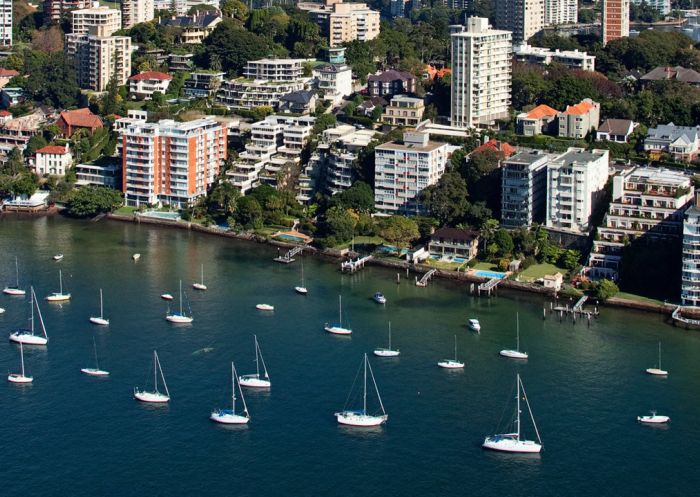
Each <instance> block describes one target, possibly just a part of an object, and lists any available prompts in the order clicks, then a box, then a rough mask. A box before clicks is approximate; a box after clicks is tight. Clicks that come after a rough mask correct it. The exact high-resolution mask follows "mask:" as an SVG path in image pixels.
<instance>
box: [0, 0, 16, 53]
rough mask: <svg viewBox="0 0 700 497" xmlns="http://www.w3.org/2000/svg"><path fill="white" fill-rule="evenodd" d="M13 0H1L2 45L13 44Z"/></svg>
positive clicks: (0, 41)
mask: <svg viewBox="0 0 700 497" xmlns="http://www.w3.org/2000/svg"><path fill="white" fill-rule="evenodd" d="M12 3H13V2H12V0H0V46H4V47H11V46H12V26H13V24H12Z"/></svg>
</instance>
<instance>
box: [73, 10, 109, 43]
mask: <svg viewBox="0 0 700 497" xmlns="http://www.w3.org/2000/svg"><path fill="white" fill-rule="evenodd" d="M71 19H72V31H71V33H72V34H76V35H84V34H88V33H89V32H90V28H91V27H93V26H100V28H101V29H100V36H111V35H112V34H113V33H114V32H115V31H119V30H120V29H122V14H121V12H119V11H118V10H117V9H110V8H109V7H99V6H95V7H91V8H89V9H79V10H74V11H72V12H71Z"/></svg>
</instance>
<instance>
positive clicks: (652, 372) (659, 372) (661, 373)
mask: <svg viewBox="0 0 700 497" xmlns="http://www.w3.org/2000/svg"><path fill="white" fill-rule="evenodd" d="M645 371H646V373H647V374H650V375H654V376H668V371H664V370H663V369H659V368H648V369H646V370H645Z"/></svg>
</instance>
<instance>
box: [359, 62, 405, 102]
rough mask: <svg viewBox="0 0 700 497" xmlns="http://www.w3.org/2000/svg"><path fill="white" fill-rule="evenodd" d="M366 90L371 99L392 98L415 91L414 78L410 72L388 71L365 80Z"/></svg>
mask: <svg viewBox="0 0 700 497" xmlns="http://www.w3.org/2000/svg"><path fill="white" fill-rule="evenodd" d="M367 90H368V91H369V94H370V95H371V96H373V97H384V98H388V97H392V96H394V95H398V94H400V93H414V92H415V91H416V77H415V76H414V75H413V74H411V73H410V72H403V71H396V70H394V69H389V70H388V71H381V72H378V73H377V74H372V75H371V76H369V77H368V78H367Z"/></svg>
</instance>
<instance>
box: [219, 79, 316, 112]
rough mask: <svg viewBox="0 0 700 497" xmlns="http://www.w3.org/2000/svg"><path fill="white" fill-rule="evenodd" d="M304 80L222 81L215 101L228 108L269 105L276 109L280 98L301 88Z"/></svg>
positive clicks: (303, 85) (251, 107) (250, 107)
mask: <svg viewBox="0 0 700 497" xmlns="http://www.w3.org/2000/svg"><path fill="white" fill-rule="evenodd" d="M305 86H306V83H305V81H303V80H297V81H267V80H258V79H255V80H254V79H246V78H237V79H232V80H229V81H224V82H223V83H222V85H221V87H220V88H219V91H218V92H217V95H216V101H217V102H218V103H220V104H221V105H224V106H226V107H227V108H229V109H253V108H255V107H263V106H269V107H272V108H273V109H275V110H277V109H278V108H279V103H280V98H281V97H283V96H284V95H287V94H289V93H292V92H294V91H299V90H303V89H304V88H305Z"/></svg>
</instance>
